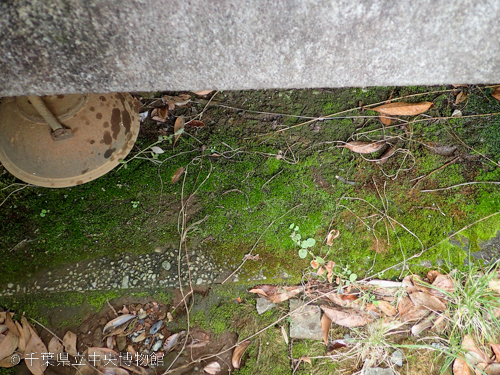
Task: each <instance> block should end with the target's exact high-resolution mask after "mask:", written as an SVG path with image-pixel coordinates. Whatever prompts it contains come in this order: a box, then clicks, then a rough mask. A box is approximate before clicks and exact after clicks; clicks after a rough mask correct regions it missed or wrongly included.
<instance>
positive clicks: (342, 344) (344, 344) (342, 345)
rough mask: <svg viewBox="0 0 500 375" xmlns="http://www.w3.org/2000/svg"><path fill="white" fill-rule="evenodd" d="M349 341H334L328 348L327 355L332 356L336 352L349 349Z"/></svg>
mask: <svg viewBox="0 0 500 375" xmlns="http://www.w3.org/2000/svg"><path fill="white" fill-rule="evenodd" d="M347 346H348V345H347V341H345V340H342V339H337V340H333V341H331V342H329V343H328V345H327V346H326V355H329V354H331V353H332V352H333V351H334V350H337V349H342V348H347Z"/></svg>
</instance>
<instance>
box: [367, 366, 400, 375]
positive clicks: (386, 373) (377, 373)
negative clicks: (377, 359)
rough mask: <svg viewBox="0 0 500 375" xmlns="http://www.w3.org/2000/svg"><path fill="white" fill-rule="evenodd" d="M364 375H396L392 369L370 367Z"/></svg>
mask: <svg viewBox="0 0 500 375" xmlns="http://www.w3.org/2000/svg"><path fill="white" fill-rule="evenodd" d="M364 375H394V371H392V370H391V369H390V368H381V367H369V368H367V369H365V371H364Z"/></svg>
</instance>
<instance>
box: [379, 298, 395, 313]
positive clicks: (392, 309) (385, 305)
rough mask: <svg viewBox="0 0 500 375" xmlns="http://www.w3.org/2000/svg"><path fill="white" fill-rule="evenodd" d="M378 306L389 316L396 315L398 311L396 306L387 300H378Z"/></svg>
mask: <svg viewBox="0 0 500 375" xmlns="http://www.w3.org/2000/svg"><path fill="white" fill-rule="evenodd" d="M377 307H378V308H379V309H380V310H382V312H383V313H384V314H385V315H387V316H395V315H396V314H397V313H398V311H397V310H396V308H395V307H394V306H392V305H391V304H390V303H389V302H386V301H377Z"/></svg>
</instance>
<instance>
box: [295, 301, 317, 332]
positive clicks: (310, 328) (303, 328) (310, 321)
mask: <svg viewBox="0 0 500 375" xmlns="http://www.w3.org/2000/svg"><path fill="white" fill-rule="evenodd" d="M302 305H303V306H302ZM300 306H302V307H301V308H300V310H298V311H297V312H295V313H293V314H291V315H290V318H291V324H290V337H291V338H295V339H310V340H322V338H323V333H322V331H321V323H320V320H321V310H320V308H319V307H318V306H314V305H305V304H304V303H303V302H302V301H300V300H296V299H292V300H290V311H293V310H295V309H297V308H299V307H300Z"/></svg>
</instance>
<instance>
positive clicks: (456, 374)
mask: <svg viewBox="0 0 500 375" xmlns="http://www.w3.org/2000/svg"><path fill="white" fill-rule="evenodd" d="M453 375H472V372H471V370H470V369H469V366H467V362H465V361H464V360H463V359H461V358H456V359H455V361H454V362H453Z"/></svg>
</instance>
